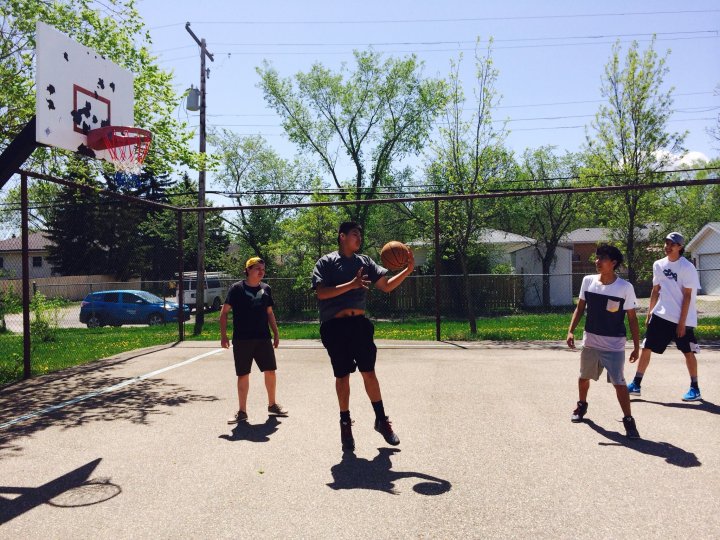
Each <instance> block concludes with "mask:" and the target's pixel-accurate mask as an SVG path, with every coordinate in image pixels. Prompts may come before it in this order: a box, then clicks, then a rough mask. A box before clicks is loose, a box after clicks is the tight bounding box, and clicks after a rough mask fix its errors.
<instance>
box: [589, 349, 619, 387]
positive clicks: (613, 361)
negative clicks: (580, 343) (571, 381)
mask: <svg viewBox="0 0 720 540" xmlns="http://www.w3.org/2000/svg"><path fill="white" fill-rule="evenodd" d="M603 369H606V370H607V380H608V382H610V383H612V384H626V383H625V351H601V350H599V349H593V348H590V347H583V350H582V352H581V353H580V378H581V379H592V380H594V381H597V380H598V379H599V378H600V375H602V372H603Z"/></svg>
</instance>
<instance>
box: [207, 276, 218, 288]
mask: <svg viewBox="0 0 720 540" xmlns="http://www.w3.org/2000/svg"><path fill="white" fill-rule="evenodd" d="M207 284H208V289H219V288H220V280H219V279H218V278H211V279H208V280H207Z"/></svg>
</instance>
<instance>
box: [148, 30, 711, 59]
mask: <svg viewBox="0 0 720 540" xmlns="http://www.w3.org/2000/svg"><path fill="white" fill-rule="evenodd" d="M690 39H697V40H700V39H720V36H704V37H678V38H658V39H657V40H656V41H658V42H665V41H687V40H690ZM634 41H640V42H643V43H645V42H648V41H650V40H649V39H644V40H634ZM615 43H616V42H615V41H590V42H577V41H576V42H568V43H538V44H534V45H500V46H497V47H493V51H498V50H507V49H540V48H545V47H584V46H587V45H614V44H615ZM620 43H629V41H627V40H620ZM474 51H475V49H474V48H468V47H457V48H444V49H394V50H393V49H385V50H379V49H378V50H374V52H377V53H382V54H421V53H447V52H450V53H455V52H474ZM353 52H354V51H353V50H348V51H322V53H319V52H318V51H253V52H250V51H219V52H218V53H217V54H218V55H227V56H228V58H230V57H232V55H236V56H263V57H266V56H309V55H318V54H323V55H325V56H331V55H332V56H337V55H350V54H352V53H353ZM191 58H195V56H180V57H177V58H163V59H162V60H159V62H160V63H167V62H177V61H180V60H188V59H191Z"/></svg>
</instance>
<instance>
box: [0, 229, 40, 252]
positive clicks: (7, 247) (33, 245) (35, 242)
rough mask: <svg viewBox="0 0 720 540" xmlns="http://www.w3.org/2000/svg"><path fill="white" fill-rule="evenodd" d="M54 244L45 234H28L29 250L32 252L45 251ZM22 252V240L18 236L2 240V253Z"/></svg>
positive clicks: (0, 246) (0, 245) (0, 248)
mask: <svg viewBox="0 0 720 540" xmlns="http://www.w3.org/2000/svg"><path fill="white" fill-rule="evenodd" d="M50 244H52V242H51V241H50V240H49V239H48V237H47V236H45V235H44V234H43V233H30V234H28V249H29V250H30V251H43V250H46V249H47V247H48V246H49V245H50ZM14 251H22V238H21V237H20V236H16V237H13V238H8V239H6V240H0V253H3V252H4V253H7V252H14Z"/></svg>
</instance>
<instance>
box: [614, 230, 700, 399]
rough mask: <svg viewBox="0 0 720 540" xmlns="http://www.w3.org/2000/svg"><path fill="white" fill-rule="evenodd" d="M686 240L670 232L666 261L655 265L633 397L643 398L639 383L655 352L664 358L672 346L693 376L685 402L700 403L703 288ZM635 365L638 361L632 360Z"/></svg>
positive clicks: (667, 241)
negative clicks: (699, 328) (699, 303)
mask: <svg viewBox="0 0 720 540" xmlns="http://www.w3.org/2000/svg"><path fill="white" fill-rule="evenodd" d="M684 245H685V239H684V238H683V235H682V234H680V233H679V232H671V233H670V234H668V235H667V237H666V238H665V254H666V255H667V257H664V258H662V259H660V260H658V261H655V263H654V264H653V289H652V293H651V294H650V305H649V306H648V317H647V319H646V320H645V325H646V326H647V332H646V334H645V339H644V340H643V343H642V347H643V349H642V354H641V355H640V362H639V363H638V367H637V372H636V373H635V378H634V379H633V381H632V382H631V383H630V384H629V385H628V390H629V391H630V394H631V395H634V396H639V395H640V383H641V382H642V378H643V375H644V374H645V371H646V370H647V367H648V365H649V364H650V356H651V354H652V353H653V352H656V353H658V354H662V353H663V352H665V349H666V348H667V346H668V345H669V344H670V342H671V341H675V346H676V347H677V348H678V349H679V350H680V352H682V353H683V355H685V363H686V365H687V369H688V373H689V374H690V389H689V390H688V391H687V392H686V393H685V395H684V396H683V398H682V399H683V401H699V400H701V399H702V396H701V395H700V387H699V386H698V377H697V358H696V357H695V354H696V353H699V352H700V347H699V346H698V344H697V339H696V338H695V327H696V326H697V307H696V305H695V299H696V297H697V290H698V289H699V288H700V280H699V278H698V273H697V270H696V269H695V266H693V264H692V263H691V262H690V261H688V260H687V259H686V258H685V257H683V256H682V255H683V253H684V252H685V248H684V247H683V246H684ZM630 361H631V362H634V361H635V360H632V359H631V360H630Z"/></svg>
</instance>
